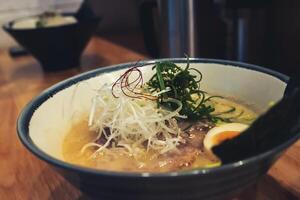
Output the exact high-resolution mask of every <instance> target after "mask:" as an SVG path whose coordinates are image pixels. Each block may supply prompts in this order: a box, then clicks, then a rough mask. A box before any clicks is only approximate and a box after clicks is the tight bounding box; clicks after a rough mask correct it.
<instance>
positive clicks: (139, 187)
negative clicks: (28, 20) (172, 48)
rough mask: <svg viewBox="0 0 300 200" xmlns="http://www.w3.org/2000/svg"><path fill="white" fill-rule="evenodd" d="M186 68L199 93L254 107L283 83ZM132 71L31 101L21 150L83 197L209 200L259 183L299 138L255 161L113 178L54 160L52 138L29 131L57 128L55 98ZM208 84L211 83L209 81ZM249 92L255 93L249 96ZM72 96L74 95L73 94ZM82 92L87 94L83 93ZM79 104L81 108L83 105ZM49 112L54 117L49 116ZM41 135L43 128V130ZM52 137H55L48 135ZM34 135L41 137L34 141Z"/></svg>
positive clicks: (108, 73)
mask: <svg viewBox="0 0 300 200" xmlns="http://www.w3.org/2000/svg"><path fill="white" fill-rule="evenodd" d="M166 60H170V61H172V62H176V63H178V64H180V63H185V62H186V59H183V58H182V59H166ZM156 61H157V60H151V61H142V62H141V63H142V64H144V65H145V66H143V67H142V70H144V73H145V74H146V73H150V72H151V66H152V65H153V63H155V62H156ZM190 64H191V65H193V67H198V69H200V70H201V71H202V73H203V78H204V79H203V82H206V83H207V85H205V84H204V83H203V87H209V88H211V89H212V90H214V89H216V90H218V91H221V90H220V89H222V91H223V94H225V93H226V92H228V93H230V94H233V93H235V94H236V95H240V96H241V97H245V98H248V97H249V98H250V99H249V101H250V100H251V101H256V102H259V104H261V105H263V106H265V105H266V104H267V102H269V101H270V100H275V101H276V100H279V99H280V98H281V97H282V94H283V91H284V88H285V86H286V81H287V80H288V77H287V76H285V75H283V74H280V73H278V72H274V71H271V70H268V69H265V68H262V67H258V66H254V65H250V64H244V63H237V62H231V61H222V60H210V59H191V60H190ZM132 65H134V63H127V64H120V65H116V66H111V67H107V68H101V69H97V70H94V71H90V72H87V73H84V74H81V75H78V76H75V77H73V78H70V79H67V80H65V81H63V82H60V83H58V84H56V85H54V86H52V87H51V88H49V89H47V90H45V91H44V92H43V93H42V94H40V95H39V96H38V97H36V98H35V99H34V100H32V101H31V102H30V103H29V104H28V105H27V106H26V107H25V108H24V110H23V111H22V113H21V114H20V116H19V119H18V125H17V130H18V135H19V138H20V140H21V141H22V143H23V144H24V146H25V147H26V148H27V149H28V150H29V151H31V152H32V153H33V154H34V155H36V156H37V157H39V158H40V159H41V160H43V161H45V162H47V163H49V164H50V165H52V166H54V167H55V168H56V169H58V171H59V172H60V173H61V174H62V175H63V176H65V177H66V179H67V180H69V181H70V182H71V183H73V184H74V185H76V186H77V187H79V188H80V189H81V190H82V191H83V192H84V193H86V194H87V195H88V196H91V197H95V198H99V199H116V200H117V199H130V200H138V199H143V200H147V199H149V200H150V199H151V200H153V199H154V200H166V199H170V200H199V199H205V200H208V199H225V198H229V197H233V196H235V195H237V194H238V193H240V192H241V191H242V190H244V189H245V188H247V187H248V186H249V185H251V184H254V183H255V182H256V181H257V180H258V179H259V177H261V176H262V175H263V174H265V173H266V172H267V171H268V169H269V168H270V166H271V165H272V164H273V163H274V162H275V161H276V160H277V159H278V157H279V156H280V155H281V154H282V152H283V151H284V150H285V149H286V148H287V147H289V146H290V145H291V144H293V143H294V142H295V141H296V140H297V139H298V137H299V134H298V136H297V137H294V138H292V139H290V140H288V141H283V142H282V144H280V145H279V146H277V147H276V148H273V149H269V150H267V151H266V152H264V153H262V154H259V155H257V156H255V157H250V158H245V159H244V160H241V161H239V162H236V163H231V164H226V165H222V166H220V167H216V168H210V169H193V170H188V171H181V172H170V173H125V172H113V171H109V169H107V170H108V171H104V170H96V169H90V168H86V167H81V166H78V165H74V164H70V163H67V162H64V161H63V160H62V159H61V158H59V155H58V154H57V155H56V154H55V153H53V152H52V150H50V149H51V148H52V149H53V150H56V148H53V146H56V145H55V141H54V140H51V138H53V137H56V136H49V134H46V133H45V132H44V131H43V130H42V129H43V128H42V129H41V130H34V129H36V128H37V129H40V128H41V127H43V126H48V125H47V123H43V120H44V118H46V119H47V122H48V121H52V122H54V121H55V120H56V122H55V123H52V124H50V125H49V127H53V126H55V125H56V126H59V125H58V124H60V123H61V121H62V119H60V118H61V117H60V116H59V115H60V114H59V113H60V112H61V108H60V106H61V105H60V103H59V102H61V101H62V100H59V98H61V96H64V95H60V94H67V92H70V91H71V90H72V87H73V86H74V85H75V84H76V85H77V83H78V82H81V81H97V83H98V84H99V83H101V82H102V83H104V82H111V80H110V79H111V77H114V78H115V77H116V76H117V75H116V74H113V72H115V71H118V70H124V69H126V68H128V67H130V66H132ZM147 70H148V71H147ZM229 75H231V76H229ZM213 78H215V79H214V80H213ZM215 80H218V81H215ZM91 84H93V82H89V84H82V85H85V86H84V87H86V85H91ZM82 87H83V86H82ZM245 87H247V88H248V90H247V89H246V88H245ZM253 88H255V90H252V89H253ZM73 89H74V88H73ZM76 90H78V91H79V89H78V88H77V89H76ZM82 90H83V91H86V88H83V89H82ZM79 93H80V92H79ZM70 94H71V93H70ZM255 95H256V96H255ZM82 96H86V95H78V97H79V99H80V97H82ZM251 98H252V99H251ZM55 101H56V102H57V103H55ZM50 102H51V103H50ZM79 102H81V103H82V101H79ZM75 105H76V103H75ZM53 106H55V107H53ZM41 108H42V109H41ZM45 111H47V112H45ZM48 111H49V112H48ZM51 112H52V113H54V114H49V113H51ZM52 115H54V116H52ZM53 120H54V121H53ZM34 124H36V125H34ZM45 129H47V128H46V127H45ZM35 132H36V133H35ZM52 134H56V133H55V132H52ZM37 135H40V136H38V137H37ZM39 137H42V138H43V141H46V140H45V138H47V137H49V138H50V139H49V140H47V142H46V143H45V142H40V141H39V139H38V138H39ZM53 141H54V143H53ZM50 143H51V144H52V145H50Z"/></svg>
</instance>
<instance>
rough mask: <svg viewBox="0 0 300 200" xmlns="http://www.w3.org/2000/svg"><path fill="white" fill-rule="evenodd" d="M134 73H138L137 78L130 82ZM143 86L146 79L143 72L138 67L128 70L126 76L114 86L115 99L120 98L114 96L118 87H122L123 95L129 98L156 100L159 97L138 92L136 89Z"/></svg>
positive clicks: (123, 75) (120, 78)
mask: <svg viewBox="0 0 300 200" xmlns="http://www.w3.org/2000/svg"><path fill="white" fill-rule="evenodd" d="M134 72H137V73H138V76H137V78H135V79H134V80H131V81H129V78H130V77H131V76H132V74H133V73H134ZM143 84H144V79H143V74H142V72H141V70H140V69H138V67H137V66H134V67H131V68H130V69H128V70H126V71H125V72H124V74H122V75H121V76H120V77H119V78H118V79H117V80H116V82H114V84H113V85H112V95H113V96H114V97H115V98H118V96H116V95H115V94H114V89H115V87H116V86H117V85H120V89H121V91H122V93H123V94H124V95H126V96H128V97H131V98H138V99H141V98H146V99H149V100H156V99H157V97H155V96H152V95H150V94H145V93H141V92H137V91H136V89H137V88H138V87H141V86H142V85H143ZM126 91H128V92H129V93H127V92H126ZM130 93H131V94H130Z"/></svg>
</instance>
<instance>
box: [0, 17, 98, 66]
mask: <svg viewBox="0 0 300 200" xmlns="http://www.w3.org/2000/svg"><path fill="white" fill-rule="evenodd" d="M63 15H64V16H73V14H69V13H68V14H67V13H65V14H63ZM32 17H33V16H32ZM26 18H27V17H26ZM18 20H19V19H17V20H13V21H11V22H8V23H6V24H4V25H3V29H4V30H5V31H6V32H7V33H9V34H10V35H11V36H12V37H13V38H14V39H15V40H16V41H17V42H18V43H19V44H20V45H21V46H23V47H24V48H25V49H26V50H27V51H29V52H30V53H31V54H32V55H33V56H34V57H35V58H36V59H37V60H38V61H39V62H40V64H41V65H42V67H43V69H44V70H46V71H55V70H63V69H68V68H72V67H79V65H80V57H81V54H82V52H83V50H84V48H85V47H86V45H87V43H88V41H89V40H90V38H91V36H92V34H93V33H94V32H95V30H96V28H97V26H98V24H99V22H100V20H101V18H99V17H93V18H89V19H83V20H79V19H77V22H76V23H73V24H66V25H59V26H52V27H42V28H28V29H27V28H26V29H25V28H24V29H13V28H12V25H13V23H15V22H16V21H18Z"/></svg>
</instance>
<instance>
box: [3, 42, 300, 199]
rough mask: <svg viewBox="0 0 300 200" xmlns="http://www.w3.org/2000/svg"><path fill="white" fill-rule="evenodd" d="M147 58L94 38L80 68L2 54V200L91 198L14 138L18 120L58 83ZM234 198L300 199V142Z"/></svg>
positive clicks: (29, 57) (4, 52)
mask: <svg viewBox="0 0 300 200" xmlns="http://www.w3.org/2000/svg"><path fill="white" fill-rule="evenodd" d="M145 58H146V56H144V55H142V54H139V53H138V52H133V51H131V50H129V49H127V48H124V47H122V46H119V45H117V44H114V43H112V42H109V41H107V40H105V39H102V38H99V37H94V38H93V39H92V40H91V41H90V43H89V45H88V47H87V48H86V50H85V52H84V55H83V57H82V64H81V67H79V68H74V69H69V70H64V71H59V72H47V73H46V72H44V71H43V70H42V68H41V67H40V65H39V64H38V63H37V62H36V61H35V60H34V59H33V58H32V57H31V56H24V57H19V58H14V59H13V58H11V57H10V56H9V55H8V53H7V52H6V51H0V199H1V200H2V199H3V200H10V199H17V200H19V199H20V200H27V199H28V200H31V199H33V200H44V199H46V200H54V199H55V200H56V199H66V200H71V199H72V200H73V199H77V200H78V199H88V198H87V197H85V196H84V195H83V194H82V193H81V192H80V191H79V190H78V189H76V188H74V187H73V186H72V185H71V184H69V183H68V182H67V181H66V180H64V178H62V177H61V176H60V175H59V174H58V173H57V172H56V171H54V170H53V169H52V168H51V167H50V166H48V165H47V164H46V163H44V162H43V161H40V160H39V159H37V158H36V157H35V156H33V155H32V154H31V153H29V151H27V150H26V149H25V148H24V147H23V146H22V144H21V143H20V141H19V139H18V137H17V134H16V120H17V117H18V115H19V113H20V111H21V110H22V108H23V107H24V106H25V105H26V103H28V101H30V99H32V98H33V97H34V96H36V95H37V94H39V93H40V92H41V91H42V90H44V89H45V88H47V87H49V86H51V85H52V84H54V83H57V82H59V81H61V80H63V79H65V78H68V77H71V76H73V75H76V74H79V73H82V72H84V71H88V70H91V69H95V68H98V67H103V66H107V65H111V64H117V63H122V62H129V61H136V60H142V59H145ZM125 199H126V198H125ZM236 199H238V200H250V199H258V200H293V199H300V142H298V143H296V144H294V145H293V146H292V147H290V148H289V149H288V150H287V152H286V153H285V154H284V155H283V156H282V157H281V158H280V159H279V161H278V162H277V163H276V164H275V165H274V166H273V167H272V168H271V170H270V171H269V172H268V175H266V176H264V177H262V179H261V180H260V181H259V182H258V183H257V184H256V185H255V186H252V187H251V188H249V189H248V190H246V191H245V192H244V193H243V194H242V195H241V196H240V197H237V198H236Z"/></svg>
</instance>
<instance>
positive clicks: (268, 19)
mask: <svg viewBox="0 0 300 200" xmlns="http://www.w3.org/2000/svg"><path fill="white" fill-rule="evenodd" d="M89 1H90V3H91V5H92V6H93V9H94V10H95V11H96V13H97V14H99V15H101V16H103V21H102V22H101V24H100V26H99V30H98V33H99V34H101V35H105V36H107V37H110V38H112V39H116V40H118V42H120V43H122V44H124V45H126V46H127V47H129V48H130V47H131V46H133V47H134V48H136V46H139V47H138V48H137V49H138V50H140V51H143V50H142V49H146V50H145V52H146V53H148V54H149V55H150V56H152V57H159V54H158V53H157V52H159V50H158V49H156V51H157V52H156V53H153V46H154V47H156V48H158V46H159V45H152V46H151V48H152V49H149V45H148V46H147V45H145V44H147V43H145V42H144V40H143V35H145V30H143V28H142V27H144V26H145V24H143V26H141V24H140V19H141V12H140V8H141V7H140V6H141V4H143V3H145V2H148V3H149V2H153V3H154V4H155V2H157V1H155V0H110V1H106V0H89ZM183 1H184V0H183ZM195 2H196V4H195V11H196V22H197V23H196V26H197V27H196V31H197V33H196V34H197V45H198V54H197V55H198V57H209V58H221V59H230V60H239V61H243V62H249V63H253V64H258V65H262V66H265V67H268V68H271V69H275V70H278V71H281V72H283V73H286V74H289V75H292V74H294V73H297V72H298V71H299V72H300V66H299V63H300V55H298V54H299V53H298V52H299V50H298V49H299V46H300V0H251V1H246V0H243V1H242V0H200V1H199V0H198V1H195ZM153 9H154V10H152V11H150V13H153V16H152V18H153V20H154V21H155V20H156V21H157V20H159V12H158V10H157V8H155V7H154V8H153ZM155 9H156V10H155ZM156 24H159V23H157V22H156ZM146 26H147V24H146ZM156 29H157V30H155V31H154V32H155V33H156V35H153V41H151V42H150V44H151V43H152V44H153V43H155V42H158V41H159V40H157V38H159V37H160V34H162V33H161V32H160V29H159V27H157V26H156ZM116 35H118V37H115V36H116ZM127 36H128V37H131V40H128V39H126V38H127ZM148 36H149V34H148ZM135 38H136V40H135ZM155 38H156V39H155ZM148 44H149V42H148ZM154 50H155V49H154Z"/></svg>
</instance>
